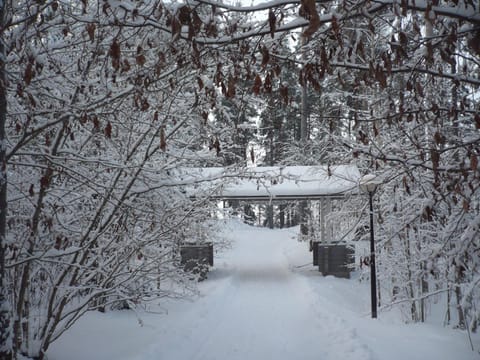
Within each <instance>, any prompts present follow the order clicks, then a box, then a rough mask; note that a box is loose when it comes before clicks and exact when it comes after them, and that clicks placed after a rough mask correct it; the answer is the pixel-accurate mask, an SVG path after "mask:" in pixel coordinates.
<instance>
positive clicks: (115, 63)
mask: <svg viewBox="0 0 480 360" xmlns="http://www.w3.org/2000/svg"><path fill="white" fill-rule="evenodd" d="M108 54H109V55H110V57H111V58H112V67H113V68H114V69H115V70H118V68H119V67H120V44H119V43H118V41H117V39H115V40H113V43H112V45H110V51H109V53H108Z"/></svg>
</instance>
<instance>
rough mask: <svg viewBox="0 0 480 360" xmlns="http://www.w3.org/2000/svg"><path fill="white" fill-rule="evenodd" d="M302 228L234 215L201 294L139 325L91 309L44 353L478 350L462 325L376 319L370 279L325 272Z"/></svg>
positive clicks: (145, 359) (108, 356)
mask: <svg viewBox="0 0 480 360" xmlns="http://www.w3.org/2000/svg"><path fill="white" fill-rule="evenodd" d="M297 233H298V228H295V229H285V230H268V229H262V228H253V227H249V226H246V225H244V224H240V223H233V224H230V225H229V228H228V229H227V231H226V232H225V234H224V236H225V237H228V238H230V239H231V240H232V248H231V249H229V250H227V251H223V252H221V253H218V254H216V255H215V256H216V258H215V267H214V269H213V270H212V271H211V272H210V273H209V276H208V279H207V280H206V281H204V282H201V283H199V290H200V296H198V297H196V298H194V299H191V300H184V301H178V300H177V301H174V300H165V299H164V300H162V302H161V304H160V305H161V307H160V308H156V309H157V310H160V311H161V313H160V314H153V313H148V312H142V313H140V314H139V315H140V318H141V322H140V323H141V326H139V321H138V320H137V318H136V316H135V314H134V313H133V312H131V311H116V312H107V313H105V314H101V313H97V312H94V313H90V314H87V315H86V316H85V317H84V318H82V319H80V320H79V322H78V323H77V324H76V325H75V326H74V327H73V328H72V329H71V330H70V331H69V332H68V333H66V334H65V335H64V336H63V337H62V338H61V339H60V340H59V341H58V342H56V343H54V344H53V345H52V347H51V349H50V350H49V352H48V353H47V356H48V359H47V360H65V359H69V360H85V359H89V360H187V359H188V360H240V359H242V360H246V359H248V360H270V359H272V360H297V359H298V360H310V359H316V360H344V359H345V360H384V359H388V360H405V359H408V360H428V359H435V360H451V359H459V360H460V359H461V360H478V359H479V357H478V353H476V352H472V351H470V350H469V345H468V340H467V338H466V336H465V333H462V332H460V331H454V330H452V329H448V328H442V327H439V326H435V325H428V324H415V325H405V324H403V322H402V319H401V317H400V316H399V314H398V313H396V312H394V311H392V312H380V313H379V319H376V320H372V319H370V297H369V294H370V292H369V286H368V284H366V283H360V282H358V280H354V279H352V280H347V279H336V278H333V277H330V276H328V277H322V276H321V275H320V274H319V273H318V270H317V269H316V268H315V267H313V266H312V265H311V253H309V252H308V251H307V244H304V243H298V241H296V238H297ZM473 341H474V343H475V345H476V349H480V336H479V335H478V334H477V335H475V337H474V339H473Z"/></svg>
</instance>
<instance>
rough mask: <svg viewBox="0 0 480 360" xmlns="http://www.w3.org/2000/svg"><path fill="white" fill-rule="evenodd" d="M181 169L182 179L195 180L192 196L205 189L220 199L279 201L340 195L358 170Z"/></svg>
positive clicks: (334, 167)
mask: <svg viewBox="0 0 480 360" xmlns="http://www.w3.org/2000/svg"><path fill="white" fill-rule="evenodd" d="M184 170H185V173H184V175H183V176H184V180H186V179H187V178H190V179H191V180H193V179H195V180H194V183H195V184H196V185H195V186H194V187H193V188H192V187H189V190H188V192H193V194H192V195H193V196H195V192H199V191H206V192H209V193H210V194H211V195H210V196H211V197H214V198H223V199H262V200H275V199H277V200H279V199H296V198H298V199H300V198H319V197H328V196H342V195H343V194H344V193H345V192H348V191H351V190H353V189H356V188H357V187H358V182H359V179H360V173H359V171H358V169H357V167H356V166H354V165H332V166H268V167H252V168H246V169H242V170H238V169H236V170H235V169H229V168H221V167H215V168H204V169H188V170H187V169H184ZM187 174H188V175H187ZM185 176H186V178H185ZM199 184H201V185H199Z"/></svg>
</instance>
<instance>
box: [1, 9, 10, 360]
mask: <svg viewBox="0 0 480 360" xmlns="http://www.w3.org/2000/svg"><path fill="white" fill-rule="evenodd" d="M6 8H7V5H6V1H0V14H1V15H0V16H1V17H0V359H5V360H8V359H12V358H13V354H12V343H13V339H12V333H11V330H10V311H9V309H10V304H9V302H8V299H7V284H6V273H5V250H6V239H5V237H6V220H7V162H6V148H5V147H6V139H5V123H6V120H7V84H6V80H7V77H6V69H5V62H4V60H5V58H6V49H5V44H4V42H3V40H1V39H3V38H4V36H3V35H4V34H3V31H4V29H5V26H4V23H5V19H6V14H5V12H6Z"/></svg>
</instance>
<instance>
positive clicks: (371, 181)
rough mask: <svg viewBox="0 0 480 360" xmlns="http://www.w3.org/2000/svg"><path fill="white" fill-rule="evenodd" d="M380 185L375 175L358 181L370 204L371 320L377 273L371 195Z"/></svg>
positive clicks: (375, 306) (373, 310) (375, 301)
mask: <svg viewBox="0 0 480 360" xmlns="http://www.w3.org/2000/svg"><path fill="white" fill-rule="evenodd" d="M380 184H381V181H380V179H378V178H377V177H376V176H375V175H372V174H369V175H365V176H364V177H362V178H361V179H360V183H359V186H360V190H362V191H363V192H366V193H368V198H369V202H370V291H371V299H372V319H376V318H377V273H376V269H375V237H374V233H373V194H374V193H375V191H376V190H377V188H378V186H379V185H380Z"/></svg>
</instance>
